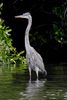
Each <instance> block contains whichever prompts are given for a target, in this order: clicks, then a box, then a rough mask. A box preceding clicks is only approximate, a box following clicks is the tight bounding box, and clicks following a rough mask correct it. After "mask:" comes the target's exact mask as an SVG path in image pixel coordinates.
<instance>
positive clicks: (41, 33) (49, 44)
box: [2, 0, 67, 63]
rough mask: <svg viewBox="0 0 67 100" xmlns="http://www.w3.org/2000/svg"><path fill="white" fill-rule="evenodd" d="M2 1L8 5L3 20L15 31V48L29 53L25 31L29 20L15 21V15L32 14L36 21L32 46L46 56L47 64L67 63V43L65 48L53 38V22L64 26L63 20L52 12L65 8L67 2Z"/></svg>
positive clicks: (3, 12)
mask: <svg viewBox="0 0 67 100" xmlns="http://www.w3.org/2000/svg"><path fill="white" fill-rule="evenodd" d="M2 2H3V3H4V5H3V11H2V18H3V19H4V20H5V24H6V25H7V26H10V28H11V29H12V32H11V36H12V39H13V46H14V47H16V48H17V51H18V52H20V51H22V50H25V47H24V35H25V34H24V32H25V29H26V26H27V20H25V19H22V20H21V19H15V18H14V16H15V15H19V14H23V13H25V12H30V13H31V15H32V18H33V25H32V27H31V31H30V33H31V34H30V42H31V45H32V46H33V47H34V48H35V49H36V50H37V51H38V52H39V53H40V54H41V55H42V57H43V59H44V62H45V63H60V62H67V58H66V57H67V43H63V44H62V45H61V43H58V41H56V40H55V39H54V38H53V37H52V38H50V34H49V33H50V32H51V31H52V28H53V27H52V24H53V23H55V22H56V23H58V24H59V26H61V27H62V24H61V23H62V20H61V18H60V17H59V16H57V15H56V14H54V13H52V9H53V7H59V6H63V5H64V3H66V0H3V1H2ZM65 7H66V5H65ZM62 28H63V27H62ZM40 37H41V39H40ZM42 40H47V41H46V42H43V41H42Z"/></svg>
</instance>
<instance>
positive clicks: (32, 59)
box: [16, 13, 47, 79]
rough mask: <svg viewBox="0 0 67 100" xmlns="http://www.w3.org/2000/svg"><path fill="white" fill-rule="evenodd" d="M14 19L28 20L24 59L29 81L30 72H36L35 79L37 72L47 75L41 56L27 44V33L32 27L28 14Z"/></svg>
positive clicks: (27, 33) (26, 33)
mask: <svg viewBox="0 0 67 100" xmlns="http://www.w3.org/2000/svg"><path fill="white" fill-rule="evenodd" d="M16 18H26V19H28V26H27V28H26V31H25V48H26V59H27V62H28V66H29V74H30V79H31V70H34V71H35V72H36V75H37V78H38V72H39V71H40V72H42V73H45V75H47V72H46V70H45V66H44V63H43V59H42V57H41V55H40V54H39V53H38V52H37V51H36V50H35V49H34V48H33V47H32V46H31V45H30V42H29V31H30V28H31V25H32V17H31V15H30V13H24V14H23V15H19V16H16Z"/></svg>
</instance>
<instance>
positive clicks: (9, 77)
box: [0, 64, 67, 100]
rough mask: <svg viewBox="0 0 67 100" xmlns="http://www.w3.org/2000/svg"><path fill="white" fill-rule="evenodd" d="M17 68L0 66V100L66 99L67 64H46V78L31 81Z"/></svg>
mask: <svg viewBox="0 0 67 100" xmlns="http://www.w3.org/2000/svg"><path fill="white" fill-rule="evenodd" d="M21 67H22V66H21ZM18 68H19V67H18V66H15V65H10V66H8V65H6V66H0V100H67V64H59V65H54V64H51V65H48V66H47V71H48V76H47V78H45V79H42V78H40V79H39V80H36V79H33V78H32V80H31V81H29V77H28V72H27V71H21V72H20V71H19V70H16V69H18Z"/></svg>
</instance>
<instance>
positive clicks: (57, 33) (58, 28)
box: [52, 6, 64, 44]
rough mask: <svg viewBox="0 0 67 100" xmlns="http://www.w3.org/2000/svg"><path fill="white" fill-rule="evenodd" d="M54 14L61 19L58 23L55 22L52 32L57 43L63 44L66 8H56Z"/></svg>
mask: <svg viewBox="0 0 67 100" xmlns="http://www.w3.org/2000/svg"><path fill="white" fill-rule="evenodd" d="M53 13H54V14H55V15H56V16H57V17H58V18H59V19H60V20H59V21H58V22H56V21H55V23H54V24H53V31H52V34H53V38H54V39H55V40H56V41H57V42H59V43H61V44H62V43H63V42H64V30H63V28H62V22H63V17H64V16H63V15H64V8H63V7H62V6H60V7H54V8H53Z"/></svg>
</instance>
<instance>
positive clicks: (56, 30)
mask: <svg viewBox="0 0 67 100" xmlns="http://www.w3.org/2000/svg"><path fill="white" fill-rule="evenodd" d="M53 33H54V34H53V35H54V38H55V39H56V41H58V42H59V43H62V42H63V36H64V33H63V30H62V29H61V27H60V28H59V27H58V26H57V25H56V24H53Z"/></svg>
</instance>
